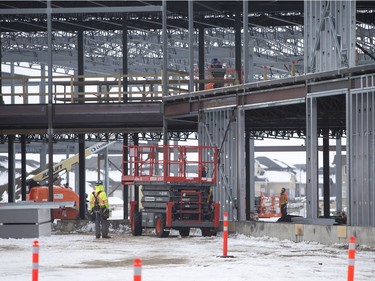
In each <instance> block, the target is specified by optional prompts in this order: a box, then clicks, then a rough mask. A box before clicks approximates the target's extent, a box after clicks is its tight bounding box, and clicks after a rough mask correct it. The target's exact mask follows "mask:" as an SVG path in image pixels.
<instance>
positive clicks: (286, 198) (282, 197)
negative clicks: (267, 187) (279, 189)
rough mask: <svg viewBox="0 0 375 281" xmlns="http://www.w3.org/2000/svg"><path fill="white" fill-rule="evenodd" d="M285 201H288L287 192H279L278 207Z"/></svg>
mask: <svg viewBox="0 0 375 281" xmlns="http://www.w3.org/2000/svg"><path fill="white" fill-rule="evenodd" d="M285 203H288V194H286V193H282V194H280V199H279V204H280V207H281V206H282V205H283V204H285Z"/></svg>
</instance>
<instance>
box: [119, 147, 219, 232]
mask: <svg viewBox="0 0 375 281" xmlns="http://www.w3.org/2000/svg"><path fill="white" fill-rule="evenodd" d="M124 151H126V153H127V154H128V155H127V156H128V157H124V159H123V165H122V166H123V167H126V170H124V171H123V175H122V184H124V185H128V186H134V201H131V202H130V225H131V230H132V234H133V235H134V236H138V235H142V230H143V229H144V228H154V229H155V233H156V235H157V236H158V237H167V236H168V235H169V232H170V229H175V230H178V231H179V233H180V235H181V236H182V237H185V236H189V233H190V228H200V229H201V231H202V235H203V236H211V235H216V234H217V231H218V227H219V216H220V206H219V203H217V202H213V196H212V194H213V193H212V192H213V189H214V188H215V186H216V180H217V170H218V148H217V147H214V146H176V145H165V146H160V145H151V146H150V145H144V146H143V145H142V146H137V145H136V146H125V147H124ZM124 155H125V153H124Z"/></svg>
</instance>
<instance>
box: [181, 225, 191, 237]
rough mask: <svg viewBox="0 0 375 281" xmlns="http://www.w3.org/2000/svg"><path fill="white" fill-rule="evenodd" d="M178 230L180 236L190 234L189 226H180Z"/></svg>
mask: <svg viewBox="0 0 375 281" xmlns="http://www.w3.org/2000/svg"><path fill="white" fill-rule="evenodd" d="M178 232H179V233H180V235H181V237H188V236H189V234H190V227H184V228H180V229H179V230H178Z"/></svg>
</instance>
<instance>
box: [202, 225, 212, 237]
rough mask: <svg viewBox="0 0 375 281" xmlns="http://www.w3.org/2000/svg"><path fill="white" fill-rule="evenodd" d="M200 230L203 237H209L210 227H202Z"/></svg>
mask: <svg viewBox="0 0 375 281" xmlns="http://www.w3.org/2000/svg"><path fill="white" fill-rule="evenodd" d="M201 231H202V236H203V237H210V236H211V229H209V228H208V227H202V228H201Z"/></svg>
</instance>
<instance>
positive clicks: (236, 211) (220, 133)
mask: <svg viewBox="0 0 375 281" xmlns="http://www.w3.org/2000/svg"><path fill="white" fill-rule="evenodd" d="M244 124H245V123H244V113H243V111H242V110H234V109H227V110H217V111H210V112H202V113H201V114H200V122H199V128H198V132H199V138H198V139H199V145H214V146H217V147H218V148H219V173H218V175H219V177H218V183H217V188H216V189H215V190H214V200H215V202H218V203H220V206H221V208H222V212H221V215H222V214H223V212H224V211H227V212H228V215H229V218H231V219H232V220H245V186H240V183H245V182H246V180H245V153H244V147H245V146H244V142H245V135H244V132H245V129H244ZM208 172H209V171H208Z"/></svg>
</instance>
